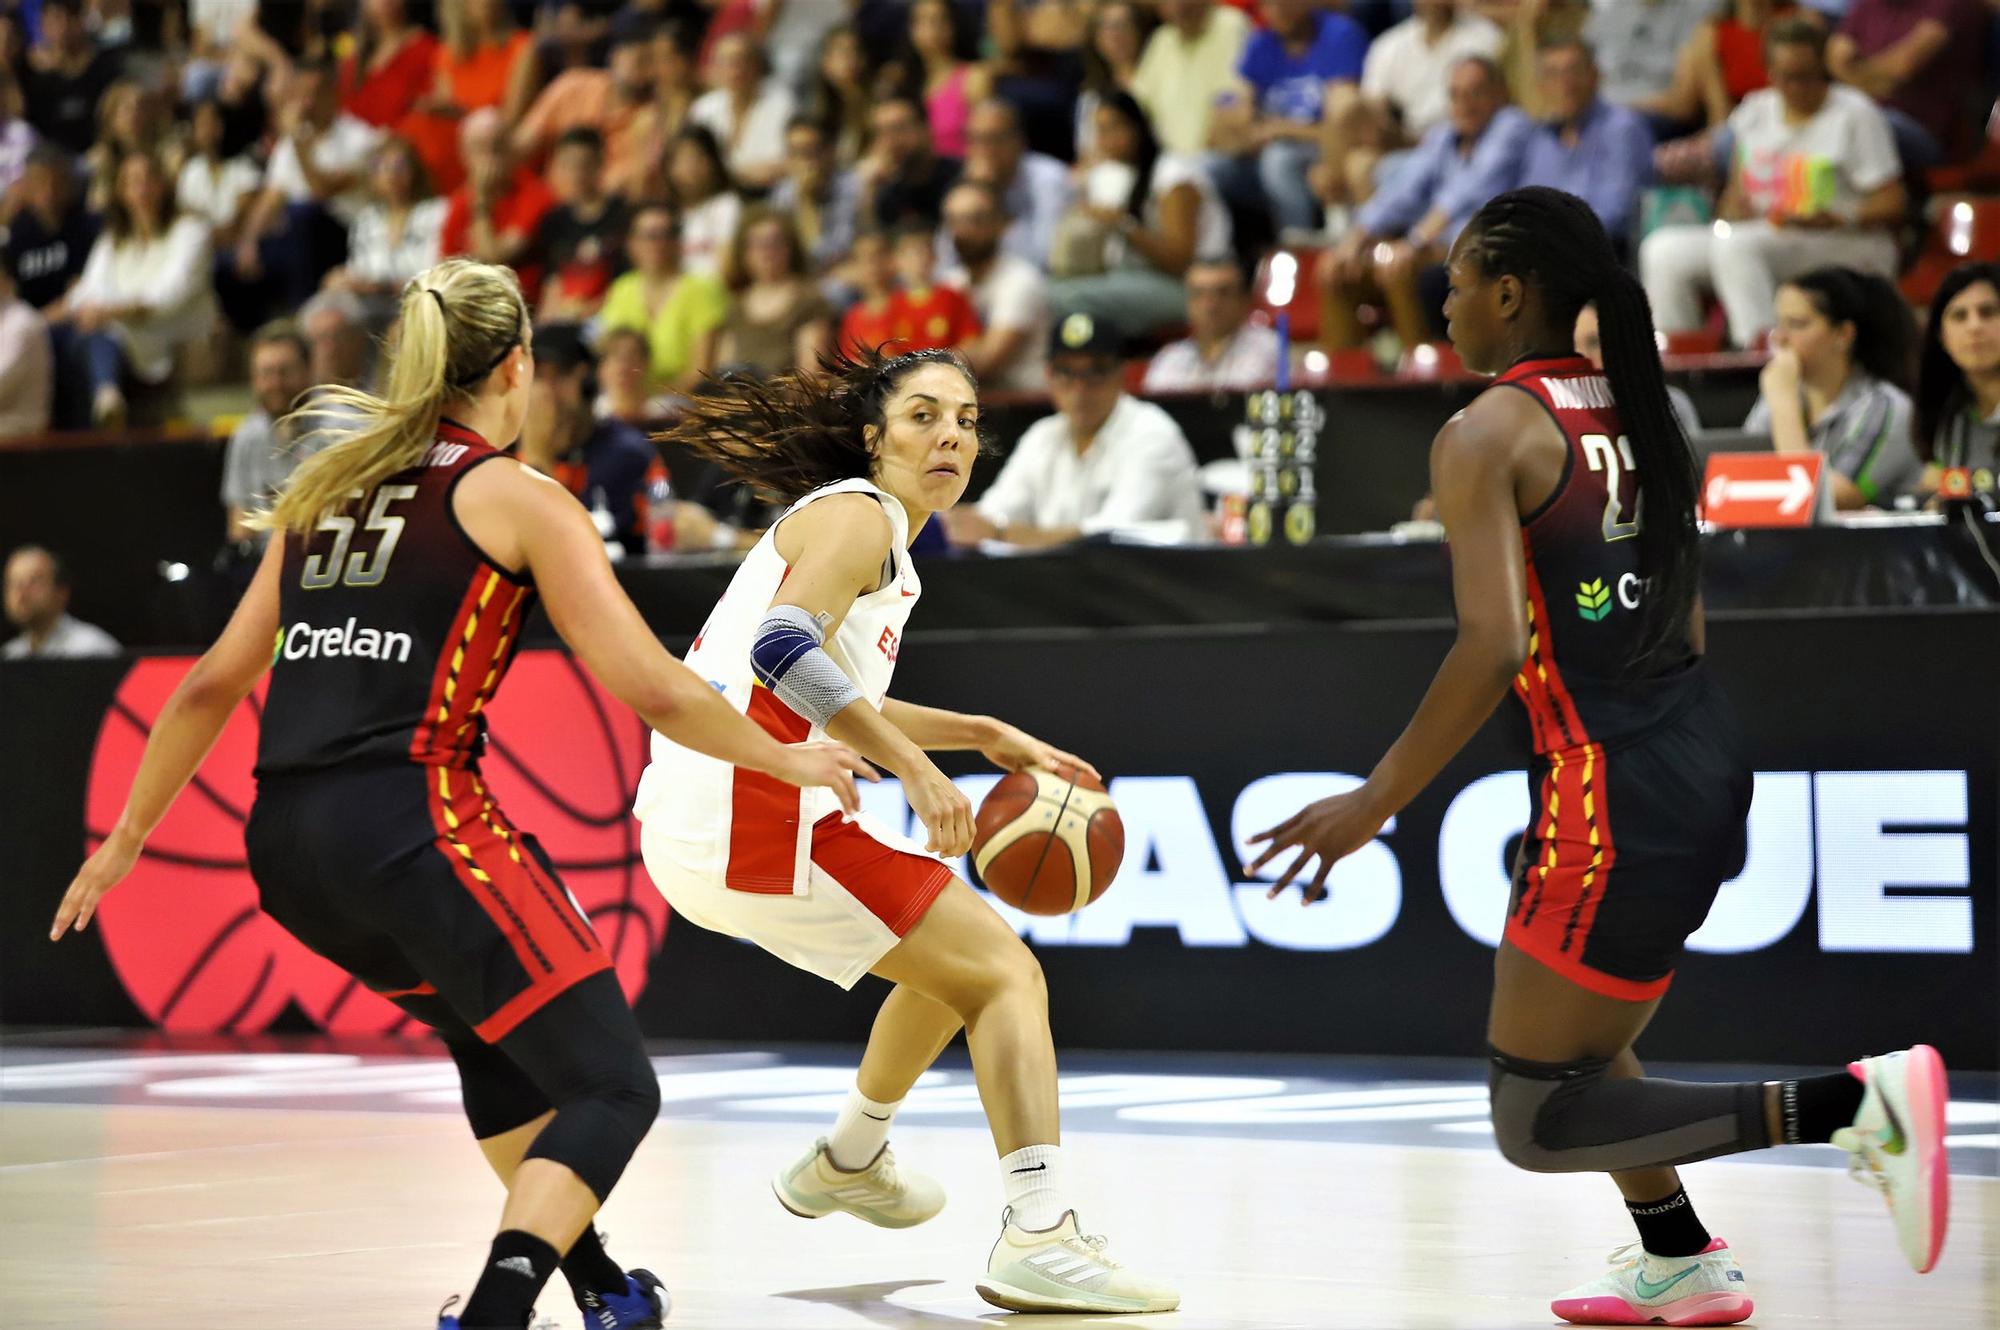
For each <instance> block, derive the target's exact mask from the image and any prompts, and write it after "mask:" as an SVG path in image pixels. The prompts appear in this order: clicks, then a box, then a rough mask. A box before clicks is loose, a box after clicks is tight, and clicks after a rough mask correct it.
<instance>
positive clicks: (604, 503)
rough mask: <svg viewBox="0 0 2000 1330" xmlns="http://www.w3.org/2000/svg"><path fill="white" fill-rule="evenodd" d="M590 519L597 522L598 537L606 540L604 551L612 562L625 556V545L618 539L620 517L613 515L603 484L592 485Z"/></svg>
mask: <svg viewBox="0 0 2000 1330" xmlns="http://www.w3.org/2000/svg"><path fill="white" fill-rule="evenodd" d="M590 520H591V521H592V522H593V523H595V524H596V526H597V535H598V538H599V539H601V540H602V541H603V542H604V553H605V554H606V555H607V556H608V557H609V558H610V560H611V562H613V563H617V562H618V561H619V560H620V559H622V558H624V557H625V546H624V545H623V544H621V543H620V542H619V540H618V519H617V518H615V517H613V516H612V515H611V503H610V501H609V500H608V499H606V498H605V495H604V486H602V485H593V486H591V489H590Z"/></svg>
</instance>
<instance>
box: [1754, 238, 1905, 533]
mask: <svg viewBox="0 0 2000 1330" xmlns="http://www.w3.org/2000/svg"><path fill="white" fill-rule="evenodd" d="M1777 308H1778V322H1777V326H1776V327H1775V328H1774V329H1772V332H1771V359H1770V360H1769V362H1767V363H1766V364H1765V366H1764V369H1763V372H1762V373H1761V374H1760V375H1758V379H1757V390H1758V395H1757V404H1756V405H1755V406H1753V407H1751V408H1750V416H1749V418H1748V419H1747V420H1745V421H1744V422H1743V428H1744V429H1746V430H1749V431H1752V432H1761V433H1768V434H1770V436H1771V446H1772V447H1773V448H1775V449H1776V450H1777V451H1779V452H1781V453H1797V452H1818V453H1821V454H1823V455H1824V456H1825V457H1826V473H1825V479H1824V480H1823V481H1822V483H1823V484H1830V485H1832V487H1833V501H1834V506H1835V507H1837V508H1843V509H1846V508H1862V507H1867V506H1870V505H1879V506H1882V507H1887V506H1889V505H1890V504H1891V503H1892V502H1893V501H1894V500H1895V498H1896V497H1897V496H1898V495H1900V494H1903V493H1905V492H1907V491H1910V490H1913V489H1915V488H1916V486H1917V484H1918V482H1919V481H1920V480H1921V478H1922V475H1923V463H1922V462H1921V461H1920V460H1919V459H1918V456H1917V450H1916V447H1915V442H1914V438H1913V433H1912V424H1913V416H1914V408H1913V406H1912V404H1911V402H1910V396H1909V393H1908V392H1906V391H1905V390H1904V387H1903V385H1904V384H1906V383H1908V382H1909V378H1910V343H1911V340H1912V333H1913V331H1914V329H1913V327H1912V325H1911V322H1910V311H1909V307H1908V306H1906V305H1905V304H1904V303H1903V299H1902V296H1901V295H1900V294H1899V293H1898V292H1897V290H1896V288H1895V287H1894V286H1893V285H1892V284H1890V283H1889V282H1888V281H1886V280H1885V279H1883V278H1881V277H1879V276H1876V275H1875V274H1874V273H1863V272H1855V271H1853V270H1851V269H1847V268H1818V269H1814V270H1813V271H1811V272H1806V273H1801V274H1799V275H1797V276H1795V277H1793V278H1791V279H1790V280H1789V281H1787V282H1785V284H1784V285H1783V286H1780V287H1779V288H1778V297H1777Z"/></svg>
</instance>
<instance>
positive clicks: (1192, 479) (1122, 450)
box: [941, 314, 1202, 546]
mask: <svg viewBox="0 0 2000 1330" xmlns="http://www.w3.org/2000/svg"><path fill="white" fill-rule="evenodd" d="M1122 348H1123V343H1122V341H1121V340H1120V339H1119V338H1118V335H1117V334H1116V333H1115V332H1114V331H1113V330H1112V329H1111V328H1110V327H1109V326H1107V325H1104V324H1099V323H1096V322H1095V321H1094V320H1092V319H1091V317H1090V316H1089V315H1088V314H1072V315H1070V316H1069V317H1068V318H1066V319H1064V320H1063V321H1062V323H1061V325H1060V326H1059V327H1058V328H1057V330H1056V335H1055V338H1054V340H1053V341H1052V342H1051V343H1050V346H1049V395H1050V397H1052V398H1053V399H1054V400H1055V407H1056V414H1054V415H1052V416H1046V417H1044V418H1043V419H1041V420H1038V421H1036V422H1035V423H1034V424H1032V425H1030V426H1029V427H1028V429H1027V432H1026V433H1025V434H1023V435H1022V436H1021V440H1020V442H1019V443H1016V444H1015V445H1014V449H1013V451H1012V452H1011V453H1009V454H1008V455H1007V461H1006V463H1005V464H1004V465H1002V466H1001V468H1000V474H999V475H998V476H996V477H994V479H993V484H992V486H991V487H990V488H988V489H987V491H986V493H985V494H984V495H982V496H981V497H980V500H979V504H978V506H977V507H967V506H960V507H957V508H953V509H951V510H950V511H948V512H946V513H943V514H941V516H942V517H943V518H944V520H945V530H946V532H947V533H948V534H949V535H950V536H951V539H952V543H953V544H956V545H971V544H977V543H978V542H980V541H982V540H1003V541H1006V542H1007V543H1008V544H1010V545H1027V546H1043V545H1062V544H1067V543H1069V542H1070V541H1073V540H1077V539H1079V538H1081V537H1083V536H1090V535H1097V534H1100V533H1116V532H1120V531H1124V532H1129V533H1135V534H1136V533H1141V532H1143V533H1145V534H1148V535H1153V536H1155V537H1158V536H1165V537H1167V538H1169V539H1174V540H1191V539H1193V538H1194V537H1195V535H1196V534H1197V533H1198V532H1199V531H1200V529H1201V526H1202V500H1201V480H1200V477H1199V475H1198V474H1197V471H1196V467H1195V458H1194V449H1193V448H1191V447H1189V446H1188V441H1187V436H1186V435H1184V434H1182V433H1181V427H1180V426H1179V425H1176V424H1175V423H1174V418H1173V417H1172V416H1170V415H1168V414H1167V413H1166V412H1165V411H1162V410H1161V409H1160V408H1159V407H1157V406H1155V405H1153V404H1152V403H1151V402H1144V401H1140V400H1139V399H1138V398H1136V397H1128V396H1126V395H1125V391H1124V388H1123V386H1122V384H1121V382H1120V380H1121V379H1122V378H1123V371H1124V362H1123V359H1122Z"/></svg>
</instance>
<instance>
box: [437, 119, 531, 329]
mask: <svg viewBox="0 0 2000 1330" xmlns="http://www.w3.org/2000/svg"><path fill="white" fill-rule="evenodd" d="M460 124H461V127H460V130H459V136H458V150H459V156H460V157H461V158H462V159H463V160H464V162H465V183H464V184H462V185H460V186H459V187H458V188H457V189H455V190H453V191H452V195H451V199H450V201H449V202H448V203H447V205H446V207H445V212H444V224H443V228H442V230H441V231H440V232H439V234H438V251H439V253H440V254H442V255H443V256H444V257H445V258H451V257H452V256H454V255H458V254H465V255H469V256H470V257H472V258H475V259H478V260H479V261H480V262H481V263H498V264H502V265H504V266H507V267H511V268H513V269H514V271H515V272H516V274H518V275H519V277H520V279H521V292H522V294H523V295H525V296H527V298H528V302H529V305H530V306H531V307H532V306H533V304H534V302H536V301H537V300H539V299H540V298H541V291H542V265H541V262H540V256H539V255H537V254H536V253H535V238H536V237H537V236H538V235H539V234H540V233H541V226H542V218H544V217H545V216H547V215H548V211H549V209H550V208H553V207H554V206H555V195H554V194H552V193H551V192H550V191H549V187H548V185H547V184H545V183H544V182H543V180H542V176H541V173H540V172H538V171H535V170H534V169H532V168H530V167H529V166H527V165H525V164H522V163H517V162H516V161H515V160H514V154H513V150H512V147H511V146H510V145H509V143H508V141H507V126H506V125H505V124H504V123H502V121H501V119H500V113H499V112H498V111H496V110H494V109H493V108H492V107H486V108H484V109H483V110H478V111H474V112H473V113H472V114H471V115H468V116H467V117H465V119H464V120H463V121H462V122H460Z"/></svg>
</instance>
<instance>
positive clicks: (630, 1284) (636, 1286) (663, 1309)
mask: <svg viewBox="0 0 2000 1330" xmlns="http://www.w3.org/2000/svg"><path fill="white" fill-rule="evenodd" d="M576 1305H577V1309H578V1310H580V1311H581V1312H582V1313H583V1320H584V1324H585V1325H587V1326H589V1327H590V1330H662V1328H663V1327H664V1325H665V1323H666V1319H667V1308H669V1307H671V1306H672V1305H673V1299H672V1298H671V1297H670V1296H668V1294H667V1286H666V1285H665V1284H662V1283H661V1282H660V1277H659V1276H658V1275H656V1274H654V1273H653V1272H652V1271H651V1270H631V1271H627V1272H626V1275H625V1291H624V1292H623V1293H603V1294H600V1293H586V1294H584V1295H583V1296H582V1297H581V1298H579V1299H578V1300H577V1304H576Z"/></svg>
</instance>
